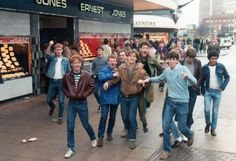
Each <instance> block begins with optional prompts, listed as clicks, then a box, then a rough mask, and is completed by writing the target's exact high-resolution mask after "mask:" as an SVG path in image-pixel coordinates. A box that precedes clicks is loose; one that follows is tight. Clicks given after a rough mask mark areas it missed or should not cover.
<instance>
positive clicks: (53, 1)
mask: <svg viewBox="0 0 236 161" xmlns="http://www.w3.org/2000/svg"><path fill="white" fill-rule="evenodd" d="M36 3H37V4H40V5H44V6H52V7H59V8H66V7H67V3H66V0H36Z"/></svg>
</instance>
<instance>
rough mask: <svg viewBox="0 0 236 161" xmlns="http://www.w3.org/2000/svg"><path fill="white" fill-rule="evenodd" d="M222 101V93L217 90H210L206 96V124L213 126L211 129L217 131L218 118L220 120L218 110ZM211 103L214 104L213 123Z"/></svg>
mask: <svg viewBox="0 0 236 161" xmlns="http://www.w3.org/2000/svg"><path fill="white" fill-rule="evenodd" d="M220 100H221V92H220V91H217V90H212V89H208V90H206V92H205V95H204V113H205V122H206V124H207V125H211V129H216V127H217V118H218V109H219V105H220ZM211 102H213V103H212V123H211V119H210V115H211Z"/></svg>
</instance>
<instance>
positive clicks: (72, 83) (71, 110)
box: [62, 55, 97, 158]
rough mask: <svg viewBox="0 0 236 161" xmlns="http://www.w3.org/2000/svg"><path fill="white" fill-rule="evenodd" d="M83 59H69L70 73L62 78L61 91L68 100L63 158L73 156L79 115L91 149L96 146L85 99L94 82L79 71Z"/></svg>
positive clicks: (92, 88) (78, 57)
mask: <svg viewBox="0 0 236 161" xmlns="http://www.w3.org/2000/svg"><path fill="white" fill-rule="evenodd" d="M82 61H83V58H82V57H81V56H80V55H73V56H72V57H71V58H70V63H71V66H72V72H70V73H68V74H66V75H65V76H64V77H63V84H62V89H63V92H64V94H65V95H66V96H67V97H68V98H69V101H68V112H67V147H68V150H67V152H66V154H65V158H70V157H71V156H72V155H73V154H74V148H75V136H74V129H75V119H76V115H77V114H78V115H79V118H80V121H81V123H82V125H83V127H84V129H85V130H86V132H87V134H88V135H89V138H90V141H91V145H92V147H96V146H97V141H96V136H95V133H94V131H93V128H92V127H91V125H90V124H89V115H88V102H87V97H88V96H89V95H90V94H91V93H93V90H94V81H93V79H92V78H91V75H90V74H89V73H87V72H86V71H83V70H81V69H80V67H81V62H82Z"/></svg>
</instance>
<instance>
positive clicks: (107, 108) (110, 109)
mask: <svg viewBox="0 0 236 161" xmlns="http://www.w3.org/2000/svg"><path fill="white" fill-rule="evenodd" d="M117 108H118V105H102V111H101V118H100V122H99V126H98V137H99V138H103V137H104V132H105V128H106V123H107V117H108V113H109V114H110V115H109V121H108V127H107V134H112V132H113V128H114V126H115V121H116V111H117Z"/></svg>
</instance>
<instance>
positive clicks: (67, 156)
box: [65, 148, 74, 159]
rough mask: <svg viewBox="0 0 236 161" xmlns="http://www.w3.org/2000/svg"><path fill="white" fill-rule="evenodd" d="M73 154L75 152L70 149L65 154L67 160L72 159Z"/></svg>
mask: <svg viewBox="0 0 236 161" xmlns="http://www.w3.org/2000/svg"><path fill="white" fill-rule="evenodd" d="M73 154H74V152H73V150H72V149H70V148H69V149H68V150H67V152H66V154H65V158H66V159H67V158H70V157H71V156H72V155H73Z"/></svg>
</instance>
